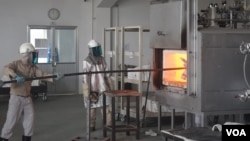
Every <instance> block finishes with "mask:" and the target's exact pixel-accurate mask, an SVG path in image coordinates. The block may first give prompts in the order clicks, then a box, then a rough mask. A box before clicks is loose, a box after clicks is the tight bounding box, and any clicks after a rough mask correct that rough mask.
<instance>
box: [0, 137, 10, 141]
mask: <svg viewBox="0 0 250 141" xmlns="http://www.w3.org/2000/svg"><path fill="white" fill-rule="evenodd" d="M0 141H8V139H5V138H1V137H0Z"/></svg>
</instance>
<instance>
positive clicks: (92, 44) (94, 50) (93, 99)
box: [82, 40, 113, 131]
mask: <svg viewBox="0 0 250 141" xmlns="http://www.w3.org/2000/svg"><path fill="white" fill-rule="evenodd" d="M88 49H89V54H88V56H87V58H85V59H84V61H83V72H96V71H105V70H106V71H107V70H108V67H107V64H106V61H105V59H104V57H103V56H102V48H101V45H100V44H99V43H98V42H97V41H95V40H90V41H89V43H88ZM89 83H90V84H89ZM82 86H83V96H84V103H85V107H87V100H88V99H87V97H88V95H89V99H90V105H91V107H90V108H91V109H90V129H91V130H92V131H94V130H95V124H96V109H97V108H100V107H102V106H103V98H102V96H103V92H104V91H107V90H111V89H113V86H112V83H111V79H110V77H109V75H108V73H95V74H94V73H93V74H90V75H83V82H82ZM89 87H90V89H89ZM89 90H90V92H89ZM106 101H107V102H106V103H107V111H106V115H107V121H106V122H107V125H111V111H110V106H109V105H110V103H111V100H110V97H107V99H106Z"/></svg>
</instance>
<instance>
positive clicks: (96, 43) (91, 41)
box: [88, 40, 100, 48]
mask: <svg viewBox="0 0 250 141" xmlns="http://www.w3.org/2000/svg"><path fill="white" fill-rule="evenodd" d="M88 46H89V48H93V47H97V46H100V44H99V43H98V42H97V41H95V40H90V41H89V43H88Z"/></svg>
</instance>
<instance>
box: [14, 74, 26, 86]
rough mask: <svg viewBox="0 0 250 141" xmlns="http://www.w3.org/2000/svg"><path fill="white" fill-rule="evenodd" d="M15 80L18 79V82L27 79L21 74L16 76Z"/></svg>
mask: <svg viewBox="0 0 250 141" xmlns="http://www.w3.org/2000/svg"><path fill="white" fill-rule="evenodd" d="M14 80H16V81H17V83H19V84H20V83H23V82H24V81H25V79H24V77H23V76H21V75H16V76H15V77H14Z"/></svg>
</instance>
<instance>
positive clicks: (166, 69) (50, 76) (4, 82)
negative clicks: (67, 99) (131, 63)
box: [3, 68, 186, 84]
mask: <svg viewBox="0 0 250 141" xmlns="http://www.w3.org/2000/svg"><path fill="white" fill-rule="evenodd" d="M182 69H186V68H165V69H138V70H137V69H135V70H110V71H95V72H77V73H66V74H63V76H64V77H67V76H75V75H85V74H96V73H119V72H145V71H173V70H182ZM56 77H57V75H49V76H42V77H34V78H25V81H32V80H38V79H47V78H56ZM15 82H17V81H16V80H10V81H3V84H7V83H15Z"/></svg>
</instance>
